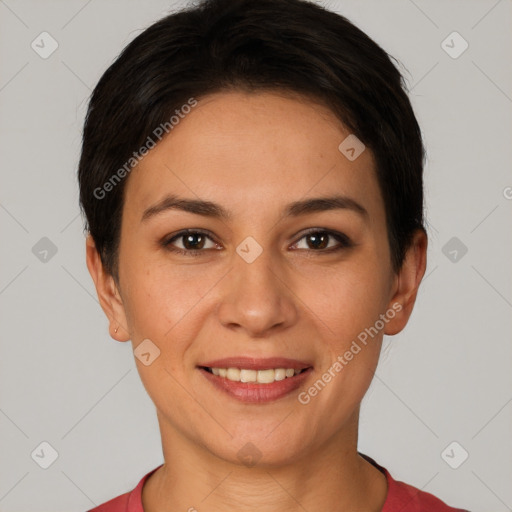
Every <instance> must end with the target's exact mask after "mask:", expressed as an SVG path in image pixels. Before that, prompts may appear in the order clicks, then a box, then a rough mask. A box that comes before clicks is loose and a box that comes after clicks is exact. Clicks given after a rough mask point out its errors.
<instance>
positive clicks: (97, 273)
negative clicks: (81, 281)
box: [85, 235, 130, 341]
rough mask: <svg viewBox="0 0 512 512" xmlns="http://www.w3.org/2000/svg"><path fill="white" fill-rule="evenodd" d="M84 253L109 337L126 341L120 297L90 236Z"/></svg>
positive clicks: (123, 313)
mask: <svg viewBox="0 0 512 512" xmlns="http://www.w3.org/2000/svg"><path fill="white" fill-rule="evenodd" d="M85 251H86V262H87V268H88V269H89V273H90V274H91V277H92V279H93V281H94V285H95V286H96V293H97V294H98V299H99V301H100V305H101V308H102V309H103V311H104V313H105V315H107V318H108V320H109V332H110V336H111V337H112V338H113V339H115V340H117V341H128V340H129V339H130V333H129V331H128V329H127V327H126V326H127V322H126V313H125V309H124V305H123V301H122V299H121V295H120V294H119V290H118V288H117V284H116V282H115V280H114V278H113V277H112V275H110V274H108V273H107V272H106V271H105V268H104V267H103V263H102V261H101V258H100V255H99V253H98V251H97V249H96V244H95V243H94V240H93V238H92V236H91V235H88V236H87V240H86V242H85ZM116 329H117V332H116Z"/></svg>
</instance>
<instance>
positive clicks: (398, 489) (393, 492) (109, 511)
mask: <svg viewBox="0 0 512 512" xmlns="http://www.w3.org/2000/svg"><path fill="white" fill-rule="evenodd" d="M365 458H367V459H368V460H370V461H371V462H372V464H374V465H375V466H376V467H377V468H378V469H380V471H382V472H383V473H384V474H385V475H386V480H387V482H388V494H387V496H386V502H385V503H384V507H383V509H382V512H468V511H467V510H463V509H460V508H452V507H449V506H448V505H446V504H445V503H443V502H442V501H441V500H440V499H438V498H436V497H435V496H433V495H432V494H429V493H427V492H423V491H420V490H418V489H416V488H415V487H412V486H410V485H407V484H405V483H404V482H400V481H398V480H394V479H393V478H392V477H391V475H390V474H389V472H388V471H387V470H386V469H385V468H383V467H381V466H379V465H378V464H377V463H376V462H375V461H373V460H372V459H370V458H369V457H367V456H365ZM159 467H161V466H158V467H157V468H155V469H153V470H152V471H150V472H149V473H148V474H146V475H144V477H143V478H142V479H141V481H140V482H139V483H138V485H137V487H135V489H133V491H131V492H127V493H126V494H122V495H121V496H118V497H117V498H114V499H112V500H110V501H107V502H106V503H103V504H102V505H99V506H98V507H96V508H93V509H91V510H88V511H87V512H144V509H143V508H142V486H143V485H144V482H145V481H146V480H147V478H148V477H149V476H150V475H151V474H152V473H154V472H155V471H156V470H157V469H158V468H159Z"/></svg>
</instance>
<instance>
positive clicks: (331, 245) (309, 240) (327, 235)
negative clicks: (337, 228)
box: [294, 230, 353, 252]
mask: <svg viewBox="0 0 512 512" xmlns="http://www.w3.org/2000/svg"><path fill="white" fill-rule="evenodd" d="M302 240H304V241H305V243H302ZM301 245H302V247H301ZM352 246H353V243H352V242H351V240H350V239H349V238H348V237H347V236H346V235H344V234H343V233H338V232H334V231H326V230H315V231H310V232H309V233H306V234H305V235H303V236H302V238H301V239H300V240H299V241H298V242H296V243H295V244H294V248H296V249H301V250H310V251H313V252H331V251H337V250H341V249H346V248H349V247H352Z"/></svg>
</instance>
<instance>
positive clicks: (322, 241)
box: [309, 233, 328, 249]
mask: <svg viewBox="0 0 512 512" xmlns="http://www.w3.org/2000/svg"><path fill="white" fill-rule="evenodd" d="M309 239H310V241H311V240H312V241H313V243H312V245H313V247H314V248H315V249H324V248H325V247H327V239H328V236H327V235H325V234H318V233H313V234H312V235H309Z"/></svg>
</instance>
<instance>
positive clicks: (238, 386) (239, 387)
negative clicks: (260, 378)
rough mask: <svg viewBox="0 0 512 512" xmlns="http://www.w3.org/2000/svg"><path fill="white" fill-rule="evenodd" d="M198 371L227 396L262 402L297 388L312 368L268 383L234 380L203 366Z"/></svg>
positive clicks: (282, 395) (243, 400)
mask: <svg viewBox="0 0 512 512" xmlns="http://www.w3.org/2000/svg"><path fill="white" fill-rule="evenodd" d="M199 370H200V372H201V373H202V374H203V375H204V376H205V377H206V378H207V379H208V380H209V381H210V382H211V383H212V384H213V385H214V386H215V387H217V388H218V389H220V390H221V391H224V392H225V393H227V394H228V395H229V396H232V397H233V398H236V399H237V400H239V401H241V402H246V403H264V402H272V401H274V400H278V399H279V398H283V397H284V396H286V395H288V394H289V393H291V392H292V391H295V390H296V389H298V388H299V387H300V386H301V385H302V384H303V382H304V381H305V380H306V379H307V378H308V376H309V374H310V372H311V371H312V370H313V368H308V369H307V370H305V371H303V372H302V373H299V374H298V375H295V376H293V377H286V378H285V379H283V380H275V381H274V382H272V383H270V384H256V383H252V382H236V381H233V380H229V379H227V378H225V377H220V376H219V375H214V374H213V373H210V372H209V371H207V370H204V369H203V368H199Z"/></svg>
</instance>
